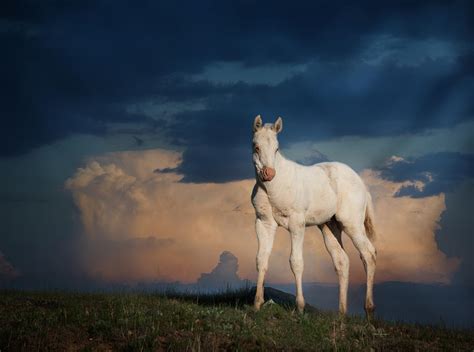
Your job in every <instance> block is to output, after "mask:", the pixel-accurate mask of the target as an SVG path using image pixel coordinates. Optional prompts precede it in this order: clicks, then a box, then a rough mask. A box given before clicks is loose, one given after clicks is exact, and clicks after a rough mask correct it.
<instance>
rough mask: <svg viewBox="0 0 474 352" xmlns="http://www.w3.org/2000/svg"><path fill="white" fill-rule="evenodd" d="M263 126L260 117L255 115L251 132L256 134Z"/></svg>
mask: <svg viewBox="0 0 474 352" xmlns="http://www.w3.org/2000/svg"><path fill="white" fill-rule="evenodd" d="M262 126H263V121H262V118H261V117H260V115H257V116H256V117H255V120H253V131H254V132H257V131H258V130H259V129H261V128H262Z"/></svg>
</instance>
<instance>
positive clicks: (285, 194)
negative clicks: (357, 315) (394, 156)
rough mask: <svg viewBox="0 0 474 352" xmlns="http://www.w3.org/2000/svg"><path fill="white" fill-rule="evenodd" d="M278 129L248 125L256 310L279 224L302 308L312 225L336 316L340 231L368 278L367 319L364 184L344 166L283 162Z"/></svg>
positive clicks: (343, 302)
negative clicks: (333, 276) (328, 261)
mask: <svg viewBox="0 0 474 352" xmlns="http://www.w3.org/2000/svg"><path fill="white" fill-rule="evenodd" d="M282 128H283V121H282V119H281V117H279V118H278V119H277V120H276V122H275V123H274V124H265V125H263V123H262V119H261V117H260V115H259V116H257V117H256V118H255V121H254V124H253V162H254V165H255V174H256V180H257V182H256V184H255V187H254V189H253V192H252V204H253V206H254V208H255V213H256V223H255V227H256V232H257V238H258V253H257V271H258V280H257V292H256V295H255V308H256V309H257V310H258V309H260V306H261V305H262V303H263V302H264V298H263V282H264V278H265V273H266V271H267V269H268V258H269V257H270V253H271V251H272V246H273V239H274V236H275V231H276V229H277V227H278V226H282V227H284V228H285V229H287V230H288V231H289V232H290V235H291V255H290V266H291V270H292V271H293V274H294V275H295V281H296V304H297V307H298V310H299V311H300V312H302V311H303V309H304V297H303V288H302V276H303V239H304V232H305V227H306V226H312V225H317V226H318V227H319V228H320V229H321V232H322V234H323V237H324V243H325V245H326V248H327V250H328V252H329V254H330V255H331V258H332V260H333V262H334V267H335V269H336V272H337V275H338V277H339V312H340V313H341V314H342V315H344V314H345V313H346V310H347V288H348V282H349V258H348V256H347V254H346V252H345V251H344V249H343V246H342V240H341V234H342V231H344V232H345V233H346V234H347V235H348V236H349V237H350V238H351V240H352V242H353V243H354V245H355V247H356V248H357V250H358V251H359V252H360V257H361V259H362V262H363V264H364V268H365V271H366V274H367V291H366V299H365V310H366V313H367V317H368V318H370V315H371V313H372V312H373V310H374V302H373V293H372V287H373V282H374V273H375V261H376V250H375V248H374V246H373V245H372V243H371V241H370V239H374V238H375V229H374V225H373V223H374V222H373V219H374V211H373V206H372V199H371V196H370V194H369V192H368V191H367V188H366V187H365V185H364V183H363V181H362V180H361V178H360V177H359V175H357V173H356V172H355V171H354V170H352V169H351V168H350V167H349V166H347V165H345V164H342V163H338V162H323V163H318V164H314V165H312V166H303V165H299V164H297V163H295V162H293V161H291V160H288V159H285V158H284V157H283V155H281V154H280V152H279V150H278V139H277V134H278V133H279V132H281V130H282Z"/></svg>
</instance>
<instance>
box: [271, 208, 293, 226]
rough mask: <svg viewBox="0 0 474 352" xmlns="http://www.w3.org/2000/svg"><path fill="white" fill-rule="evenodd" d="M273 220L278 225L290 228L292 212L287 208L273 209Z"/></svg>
mask: <svg viewBox="0 0 474 352" xmlns="http://www.w3.org/2000/svg"><path fill="white" fill-rule="evenodd" d="M272 213H273V218H274V219H275V221H276V222H277V224H278V225H280V226H282V227H284V228H288V219H289V218H290V215H291V211H290V209H289V208H287V207H275V206H273V207H272Z"/></svg>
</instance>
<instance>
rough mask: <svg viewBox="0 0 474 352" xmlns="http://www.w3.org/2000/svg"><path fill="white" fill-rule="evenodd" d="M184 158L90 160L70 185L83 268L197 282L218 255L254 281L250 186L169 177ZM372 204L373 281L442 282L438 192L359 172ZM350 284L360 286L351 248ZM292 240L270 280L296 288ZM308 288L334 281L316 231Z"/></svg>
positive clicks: (97, 273) (150, 154) (449, 267)
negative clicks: (411, 190) (410, 189)
mask: <svg viewBox="0 0 474 352" xmlns="http://www.w3.org/2000/svg"><path fill="white" fill-rule="evenodd" d="M181 162H182V159H181V153H179V152H174V151H168V150H163V149H155V150H147V151H133V152H118V153H109V154H104V155H100V156H97V157H93V158H91V159H90V160H89V162H88V163H87V165H86V166H85V167H83V168H80V169H78V171H77V172H76V174H75V175H74V176H73V177H71V178H70V179H68V180H67V182H66V187H67V189H68V190H70V191H71V192H72V195H73V198H74V202H75V204H76V206H77V208H78V210H79V212H80V216H81V221H82V225H83V232H84V233H83V248H82V251H83V253H82V254H81V256H82V259H83V260H82V263H83V266H84V268H85V270H86V271H87V272H88V273H89V274H90V275H91V276H93V277H96V278H100V279H103V280H105V281H144V280H164V281H176V280H179V281H181V282H187V283H189V282H195V281H196V280H197V279H198V278H199V277H200V276H201V274H202V273H205V272H207V273H209V272H212V270H213V268H214V267H215V265H216V258H218V257H219V255H220V254H221V253H222V252H223V251H230V252H232V253H233V254H234V255H235V256H236V257H237V258H238V261H239V268H238V273H237V274H238V276H239V277H240V278H241V279H249V280H255V277H256V271H255V254H256V250H257V240H256V237H255V230H254V221H255V215H254V213H253V208H252V206H251V204H250V193H251V190H252V187H253V185H254V183H255V181H254V180H241V181H235V182H228V183H220V184H216V183H200V184H195V183H183V182H180V180H182V177H183V176H182V175H180V174H178V173H176V172H173V169H176V168H177V166H179V165H180V163H181ZM361 176H362V177H363V179H364V180H365V182H366V184H367V185H368V187H369V189H370V190H371V193H372V195H373V198H374V203H375V208H376V215H377V228H378V232H379V235H378V238H377V241H376V242H375V245H376V247H377V249H378V253H379V256H378V271H377V275H376V278H377V281H387V280H400V281H416V282H444V283H448V282H449V281H450V278H451V276H452V274H453V272H455V271H456V269H457V267H458V264H459V260H458V259H457V258H448V257H447V256H446V255H445V254H444V253H443V252H441V251H440V250H439V248H438V246H437V244H436V241H435V231H436V230H437V229H438V227H439V220H440V216H441V214H442V213H443V211H445V209H446V207H445V198H444V194H439V195H436V196H430V197H424V198H416V199H414V198H410V197H396V196H395V195H396V193H397V192H398V191H399V189H400V188H401V187H404V186H407V185H408V184H409V181H405V182H392V181H387V180H384V179H382V178H381V177H380V174H379V172H377V171H374V170H365V171H364V172H362V173H361ZM344 244H345V247H346V249H347V250H348V252H349V254H350V258H351V264H352V266H351V281H352V282H363V281H364V280H365V278H364V273H363V267H362V264H361V262H360V259H359V255H358V254H357V253H356V252H355V250H354V249H353V246H352V244H351V243H350V240H349V239H348V238H347V237H345V238H344ZM289 251H290V240H289V236H288V235H287V234H286V231H284V230H282V229H280V230H278V231H277V234H276V239H275V246H274V250H273V253H272V256H271V259H270V270H269V272H268V277H267V278H268V282H292V280H293V276H292V273H291V271H290V268H289V264H288V257H289ZM304 257H305V274H304V280H305V281H306V282H311V281H319V282H336V281H337V278H336V274H335V273H334V268H333V266H332V263H331V261H330V258H329V255H328V254H327V252H326V250H325V248H324V244H323V241H322V239H321V235H320V233H319V230H317V229H314V228H308V230H307V233H306V238H305V252H304Z"/></svg>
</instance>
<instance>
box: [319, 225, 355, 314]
mask: <svg viewBox="0 0 474 352" xmlns="http://www.w3.org/2000/svg"><path fill="white" fill-rule="evenodd" d="M319 228H320V229H321V232H322V233H323V237H324V244H325V245H326V249H327V250H328V252H329V254H330V255H331V258H332V261H333V262H334V267H335V269H336V273H337V276H338V278H339V313H341V314H343V315H344V314H346V312H347V288H348V285H349V257H348V256H347V254H346V252H345V251H344V249H343V247H342V238H341V235H342V232H341V229H340V227H339V224H338V223H337V222H336V220H334V219H333V220H331V221H329V222H328V223H326V224H323V225H321V226H319Z"/></svg>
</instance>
